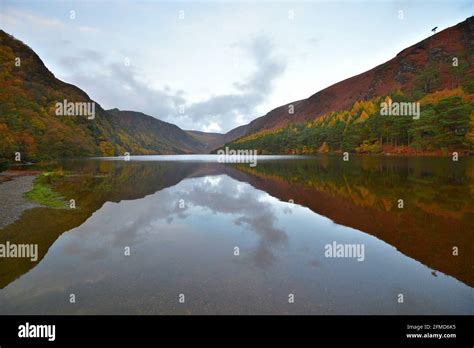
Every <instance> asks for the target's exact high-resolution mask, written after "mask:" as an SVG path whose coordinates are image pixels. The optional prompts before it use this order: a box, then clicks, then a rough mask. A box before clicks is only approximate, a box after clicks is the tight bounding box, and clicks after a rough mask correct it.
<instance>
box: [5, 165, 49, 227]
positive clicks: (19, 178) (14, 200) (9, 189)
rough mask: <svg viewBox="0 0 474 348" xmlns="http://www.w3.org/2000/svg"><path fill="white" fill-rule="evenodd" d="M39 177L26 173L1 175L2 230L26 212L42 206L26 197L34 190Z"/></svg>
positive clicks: (6, 172) (13, 172) (15, 172)
mask: <svg viewBox="0 0 474 348" xmlns="http://www.w3.org/2000/svg"><path fill="white" fill-rule="evenodd" d="M37 175H38V173H37V172H25V171H5V172H2V173H0V230H1V229H3V228H4V227H5V226H7V225H9V224H11V223H13V222H15V220H17V219H18V218H19V217H20V216H21V214H22V213H23V212H24V211H25V210H27V209H31V208H36V207H40V206H41V205H39V204H37V203H33V202H30V201H28V200H27V199H26V197H25V196H24V194H25V193H26V192H28V191H30V190H31V189H32V188H33V181H34V180H35V178H36V176H37Z"/></svg>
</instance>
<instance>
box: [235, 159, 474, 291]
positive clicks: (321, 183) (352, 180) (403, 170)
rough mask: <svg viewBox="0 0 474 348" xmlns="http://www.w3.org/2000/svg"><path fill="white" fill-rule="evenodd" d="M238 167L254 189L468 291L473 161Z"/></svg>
mask: <svg viewBox="0 0 474 348" xmlns="http://www.w3.org/2000/svg"><path fill="white" fill-rule="evenodd" d="M239 168H240V170H242V171H244V172H246V173H249V176H248V178H247V180H248V181H249V182H250V183H251V184H252V185H253V186H255V187H256V188H258V189H260V190H264V191H266V192H267V193H269V194H270V195H272V196H274V197H277V198H279V199H281V200H284V201H288V200H290V199H292V200H294V202H295V203H296V204H300V205H303V206H305V207H308V208H309V209H311V210H312V211H314V212H315V213H317V214H320V215H324V216H326V217H328V218H330V219H331V220H333V221H334V222H335V223H337V224H341V225H345V226H349V227H352V228H355V229H358V230H361V231H364V232H367V233H369V234H371V235H373V236H375V237H377V238H379V239H381V240H383V241H385V242H386V243H389V244H391V245H392V246H394V247H395V248H397V249H398V250H399V251H401V252H402V253H404V254H405V255H407V256H409V257H411V258H413V259H416V260H418V261H420V262H421V263H423V264H425V265H427V266H428V267H430V268H433V269H436V270H439V271H441V272H443V273H446V274H448V275H451V276H453V277H455V278H457V279H458V280H460V281H462V282H464V283H466V284H467V285H469V286H471V287H472V286H474V262H473V258H474V256H473V255H474V195H473V188H474V186H473V181H472V180H473V178H474V161H471V160H469V161H465V162H463V163H457V164H456V165H455V166H453V164H452V163H449V162H448V160H445V159H409V160H406V159H375V158H372V159H371V158H361V159H358V160H355V161H354V162H353V163H351V164H348V163H343V162H342V161H340V160H339V159H338V158H337V159H336V158H330V157H327V158H323V159H320V160H319V161H294V162H288V163H281V162H267V163H263V162H262V163H259V165H258V166H257V167H255V168H250V167H247V166H239ZM240 180H242V178H241V179H240ZM399 199H403V204H404V207H403V209H399V208H398V202H399V201H398V200H399ZM315 232H317V231H315ZM453 247H457V248H458V250H459V255H458V256H453Z"/></svg>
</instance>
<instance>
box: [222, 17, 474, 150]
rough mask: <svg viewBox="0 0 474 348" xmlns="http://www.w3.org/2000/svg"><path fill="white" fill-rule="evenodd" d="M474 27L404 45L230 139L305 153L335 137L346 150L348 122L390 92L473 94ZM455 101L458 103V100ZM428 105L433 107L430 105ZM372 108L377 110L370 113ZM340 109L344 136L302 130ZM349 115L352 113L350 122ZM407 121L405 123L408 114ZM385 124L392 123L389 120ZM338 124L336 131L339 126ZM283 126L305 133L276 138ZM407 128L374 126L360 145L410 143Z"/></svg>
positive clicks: (412, 97) (405, 97) (404, 96)
mask: <svg viewBox="0 0 474 348" xmlns="http://www.w3.org/2000/svg"><path fill="white" fill-rule="evenodd" d="M473 29H474V17H470V18H468V19H466V20H465V21H463V22H462V23H459V24H458V25H456V26H453V27H450V28H448V29H446V30H443V31H441V32H439V33H437V34H435V35H433V36H431V37H428V38H427V39H425V40H423V41H421V42H419V43H417V44H415V45H413V46H411V47H409V48H407V49H405V50H403V51H402V52H400V53H399V54H397V56H396V57H395V58H393V59H391V60H390V61H388V62H386V63H384V64H381V65H379V66H377V67H375V68H373V69H371V70H369V71H366V72H364V73H362V74H359V75H357V76H354V77H351V78H349V79H346V80H344V81H341V82H338V83H336V84H334V85H332V86H330V87H328V88H326V89H324V90H322V91H320V92H318V93H316V94H314V95H312V96H311V97H309V98H308V99H304V100H299V101H295V102H293V103H289V104H286V105H283V106H280V107H278V108H276V109H274V110H272V111H270V112H269V113H267V114H266V115H265V116H263V117H260V118H257V119H255V120H254V121H252V122H250V123H249V124H248V125H245V126H241V127H239V128H238V129H235V130H232V131H231V132H229V133H232V132H234V133H237V134H236V135H237V136H238V137H239V138H240V139H238V140H237V141H236V142H228V144H227V145H228V146H234V147H237V146H238V147H244V148H249V147H252V146H253V148H256V149H259V150H261V152H269V153H275V152H285V153H288V152H290V153H305V151H304V150H303V147H304V146H312V147H313V149H312V150H313V151H315V150H317V149H314V146H317V147H318V148H319V147H320V146H322V145H323V144H324V142H327V143H328V142H332V143H333V144H332V145H333V146H332V148H331V149H332V150H342V149H343V148H342V142H343V139H342V133H344V131H345V129H346V126H347V125H348V124H349V123H350V122H355V121H356V119H357V118H358V117H359V116H360V115H361V114H362V111H365V114H364V115H363V117H364V118H366V117H368V116H374V115H376V114H377V113H378V114H379V111H380V110H379V109H380V107H379V105H380V101H381V100H380V98H385V97H387V96H390V97H391V98H392V99H393V100H397V101H399V102H409V101H419V100H420V99H422V98H425V97H426V96H427V95H430V94H433V93H435V92H439V91H444V93H445V94H446V95H450V96H454V95H457V96H459V94H462V93H464V94H466V95H469V94H472V93H473V86H474V66H473V63H474V61H473V57H474V55H473V53H474V34H473ZM453 58H457V63H458V65H457V66H453ZM458 88H461V89H462V91H459V90H458ZM437 97H440V95H437ZM461 99H462V103H469V102H470V99H469V98H468V97H467V96H464V97H462V96H461ZM438 101H439V100H438ZM366 102H370V103H372V104H374V105H375V106H376V109H373V108H371V109H370V110H364V108H360V107H359V105H360V104H361V103H366ZM452 102H454V103H456V102H455V101H452ZM289 105H293V106H294V114H290V113H289V112H288V110H289ZM429 105H432V104H429ZM456 105H457V104H456ZM354 106H355V108H354ZM457 106H459V105H457ZM457 106H456V107H457ZM423 111H425V112H428V111H427V110H422V112H423ZM444 111H446V110H444ZM444 111H443V112H444ZM368 112H371V113H372V114H371V115H368V114H367V113H368ZM466 112H467V113H468V115H467V118H468V119H469V113H470V109H469V108H468V106H466V109H464V110H463V113H462V116H460V117H461V118H464V121H463V122H458V124H457V125H456V126H454V125H453V127H454V128H456V127H457V128H456V130H454V128H452V131H453V132H454V131H455V132H456V134H455V135H456V136H459V135H460V132H464V134H463V135H466V134H467V133H468V130H467V128H466V125H467V123H466V122H469V120H467V121H466V120H465V118H466V114H465V113H466ZM335 113H337V114H338V116H337V117H339V118H340V120H339V121H340V122H341V123H344V124H339V123H338V122H335V121H334V122H333V124H331V125H330V127H328V129H329V128H334V127H336V128H337V127H339V129H338V130H336V131H335V133H337V134H336V137H339V138H340V139H329V138H328V136H327V135H324V134H323V135H322V136H321V137H319V138H320V139H319V140H318V141H311V140H309V138H315V137H318V135H316V134H312V135H309V134H307V135H308V136H305V135H304V134H303V135H302V134H301V132H302V130H303V129H305V128H311V127H316V128H321V125H328V123H325V122H323V121H318V122H320V124H317V122H315V121H316V120H317V119H321V120H322V119H323V118H324V119H325V120H326V121H327V122H329V118H331V117H332V116H333V115H334V114H335ZM428 113H430V112H428ZM431 113H432V112H431ZM448 113H449V112H448ZM425 116H426V115H425ZM349 118H350V119H351V121H350V122H349V120H348V119H349ZM377 121H380V120H377ZM386 121H390V122H391V123H393V122H395V124H396V123H397V122H396V121H394V119H390V120H389V118H387V119H386ZM336 123H337V124H336ZM359 123H361V120H359ZM401 123H405V120H403V121H402V122H401ZM463 124H464V126H465V127H464V128H465V129H464V131H463V130H462V125H463ZM290 125H291V126H290ZM383 126H388V125H386V124H384V125H383ZM289 129H291V131H289ZM332 130H333V131H334V129H332ZM431 131H434V130H430V132H431ZM282 132H283V133H287V134H288V132H290V133H291V134H292V135H294V137H295V138H299V139H294V141H293V143H291V144H285V143H281V142H285V141H286V140H285V138H284V137H274V136H271V139H269V135H270V134H274V135H275V134H279V133H282ZM404 132H405V134H403V135H402V136H400V137H398V136H399V134H397V135H395V134H386V133H387V131H384V132H372V133H373V134H371V135H370V136H368V135H365V137H366V138H364V139H360V140H361V143H359V144H356V146H359V145H361V144H363V141H367V142H368V143H374V142H375V141H376V140H379V145H380V147H383V146H384V145H386V144H387V142H388V143H391V145H395V144H396V145H399V144H405V145H410V144H411V143H410V141H409V139H408V137H409V135H408V134H406V133H407V132H408V129H405V130H404ZM309 133H310V132H309ZM382 133H384V134H382ZM387 136H388V137H389V139H388V141H387V140H386V139H385V142H384V137H387ZM259 138H267V139H266V140H265V141H263V139H260V140H262V141H260V142H259V141H256V139H259ZM312 140H315V139H312ZM279 142H280V143H279ZM290 142H291V141H290ZM270 143H271V145H270ZM346 148H347V147H346ZM349 150H355V146H352V147H349Z"/></svg>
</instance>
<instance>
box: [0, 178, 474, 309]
mask: <svg viewBox="0 0 474 348" xmlns="http://www.w3.org/2000/svg"><path fill="white" fill-rule="evenodd" d="M180 200H183V201H182V202H183V203H184V208H182V207H180ZM332 241H337V242H338V243H364V244H365V261H364V262H357V261H356V260H355V259H330V258H325V257H324V246H325V244H327V243H332ZM127 246H128V247H130V250H131V255H130V256H128V257H127V256H124V248H125V247H127ZM235 246H238V247H239V248H240V256H234V255H233V251H234V247H235ZM440 285H442V286H440ZM69 293H74V294H75V295H76V296H77V303H76V304H69V303H68V298H69V297H68V296H69ZM179 293H184V294H185V295H186V299H187V300H186V301H187V302H186V304H178V301H177V298H178V294H179ZM289 293H294V294H295V299H296V301H295V303H294V304H288V302H287V299H288V294H289ZM399 293H403V294H404V298H405V303H404V304H398V303H397V294H399ZM473 300H474V294H473V291H472V289H471V288H469V287H468V286H466V285H464V284H462V283H460V282H459V281H457V280H455V279H454V278H451V277H448V276H445V275H443V274H438V276H437V277H434V276H433V275H432V274H431V270H430V269H429V268H427V267H426V266H423V265H422V264H421V263H419V262H417V261H414V260H413V259H410V258H408V257H406V256H404V255H402V254H401V253H399V252H398V251H396V250H395V248H393V247H392V246H390V245H388V244H386V243H384V242H382V241H380V240H378V239H377V238H375V237H372V236H370V235H367V234H365V233H362V232H360V231H357V230H354V229H351V228H348V227H344V226H340V225H337V224H334V223H333V222H332V221H331V220H329V219H327V218H325V217H323V216H320V215H317V214H315V213H313V212H312V211H311V210H309V209H307V208H304V207H301V206H298V205H293V204H289V203H285V202H280V201H278V200H277V199H275V198H273V197H271V196H270V195H268V194H267V193H265V192H263V191H259V190H256V189H254V188H253V187H252V186H251V185H249V184H247V183H242V182H239V181H236V180H234V179H231V178H230V177H228V176H226V175H219V176H207V177H201V178H192V179H186V180H184V181H182V182H180V183H179V184H178V185H176V186H173V187H169V188H167V189H164V190H162V191H159V192H156V193H154V194H152V195H149V196H146V197H144V198H142V199H138V200H133V201H121V202H120V203H111V202H108V203H106V204H105V205H104V206H103V207H102V208H101V209H99V210H98V211H96V212H95V213H94V214H93V215H92V216H91V217H90V218H89V219H88V220H87V221H86V222H85V223H84V224H82V225H81V226H80V227H78V228H75V229H73V230H71V231H69V232H66V233H65V234H63V235H62V236H61V237H60V238H59V239H58V240H57V241H56V242H55V244H53V246H52V247H51V249H50V250H49V252H48V254H47V255H46V257H45V258H44V259H43V261H42V262H41V263H40V264H39V265H38V266H37V267H35V268H34V269H33V270H31V271H30V272H29V273H27V274H25V275H24V276H22V277H21V278H20V279H18V280H17V281H15V282H13V283H11V284H10V285H9V286H7V287H6V288H5V289H3V290H0V312H1V313H25V312H26V313H96V314H101V313H104V314H108V313H123V314H126V313H146V314H161V313H166V314H173V313H176V314H183V313H195V314H199V313H205V314H208V313H218V314H226V313H230V314H234V313H243V314H248V313H259V314H260V313H261V314H268V313H274V314H277V313H281V314H285V313H313V314H328V313H329V314H336V313H339V314H355V313H362V314H374V313H385V314H394V313H420V314H421V313H444V314H448V313H473V312H474V307H473V304H472V303H474V301H473Z"/></svg>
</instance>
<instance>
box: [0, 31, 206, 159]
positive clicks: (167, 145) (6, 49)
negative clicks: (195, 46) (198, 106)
mask: <svg viewBox="0 0 474 348" xmlns="http://www.w3.org/2000/svg"><path fill="white" fill-rule="evenodd" d="M0 90H1V91H2V93H0V158H7V159H10V160H12V159H13V158H14V156H15V153H17V152H19V153H20V154H21V159H22V160H33V161H34V160H43V159H52V158H62V157H82V156H110V155H123V154H124V153H125V152H129V153H130V154H132V155H137V154H174V153H199V152H203V151H204V149H205V145H204V144H202V143H201V142H199V140H197V139H196V138H195V137H192V136H191V135H189V134H188V133H187V132H185V131H184V130H182V129H180V128H179V127H177V126H175V125H172V124H170V123H166V122H163V121H160V120H158V119H156V118H154V117H151V116H148V115H145V114H143V113H139V112H132V111H119V110H117V109H113V110H109V111H106V110H104V109H103V108H102V107H101V106H100V105H99V104H98V103H96V102H94V101H93V100H91V99H90V97H89V96H88V95H87V94H86V93H85V92H84V91H83V90H81V89H79V88H77V87H76V86H73V85H71V84H68V83H65V82H62V81H60V80H58V79H57V78H56V77H55V76H54V75H53V73H52V72H50V71H49V70H48V69H47V68H46V67H45V65H44V64H43V62H42V61H41V59H40V58H39V57H38V55H37V54H36V53H35V52H34V51H33V50H32V49H31V48H29V47H28V46H27V45H25V44H24V43H22V42H21V41H19V40H17V39H15V38H14V37H13V36H11V35H9V34H7V33H5V32H4V31H2V30H0ZM64 101H66V103H65V102H64ZM57 103H60V104H64V106H65V107H64V110H61V111H60V112H59V115H57V113H58V107H57ZM71 103H72V104H71ZM74 103H86V104H82V105H86V106H87V107H88V108H89V111H94V112H95V115H94V116H93V117H92V114H87V116H85V115H83V116H72V115H67V112H66V111H67V108H68V107H69V105H73V106H74V105H76V104H74ZM92 108H94V109H92ZM77 110H79V109H75V111H77ZM81 110H82V109H81ZM84 111H86V110H85V109H84ZM74 114H77V112H76V113H74Z"/></svg>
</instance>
